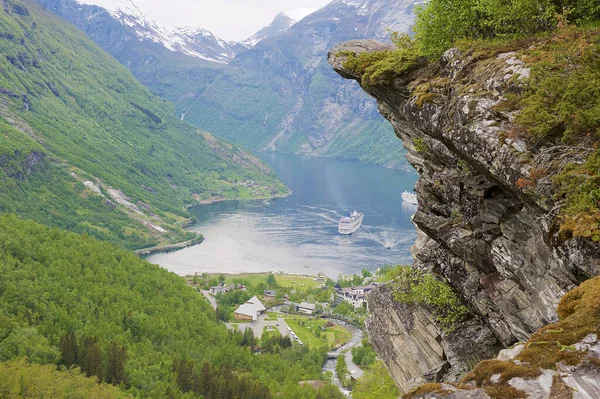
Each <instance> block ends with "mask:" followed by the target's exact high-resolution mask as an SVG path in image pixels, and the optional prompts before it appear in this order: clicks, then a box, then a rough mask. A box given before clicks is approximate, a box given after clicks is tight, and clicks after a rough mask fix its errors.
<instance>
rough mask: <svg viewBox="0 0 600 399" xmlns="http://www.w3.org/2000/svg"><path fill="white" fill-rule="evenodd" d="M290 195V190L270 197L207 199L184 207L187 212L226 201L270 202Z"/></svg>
mask: <svg viewBox="0 0 600 399" xmlns="http://www.w3.org/2000/svg"><path fill="white" fill-rule="evenodd" d="M290 195H292V190H290V191H289V192H288V193H287V194H278V195H271V196H268V197H253V198H215V199H206V200H200V201H198V202H197V203H196V204H189V205H186V206H185V207H184V209H185V210H186V211H187V210H189V209H190V208H193V207H195V206H202V205H210V204H216V203H219V202H225V201H259V200H268V199H273V198H285V197H289V196H290Z"/></svg>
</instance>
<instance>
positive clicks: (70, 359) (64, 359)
mask: <svg viewBox="0 0 600 399" xmlns="http://www.w3.org/2000/svg"><path fill="white" fill-rule="evenodd" d="M59 349H60V353H61V363H62V364H63V365H65V366H66V367H67V368H71V366H73V365H76V364H77V363H78V362H77V360H78V357H79V351H78V350H77V338H76V337H75V334H74V333H73V332H68V333H65V334H63V336H62V337H61V338H60V345H59Z"/></svg>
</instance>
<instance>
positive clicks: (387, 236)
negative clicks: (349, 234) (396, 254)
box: [362, 225, 417, 249]
mask: <svg viewBox="0 0 600 399" xmlns="http://www.w3.org/2000/svg"><path fill="white" fill-rule="evenodd" d="M362 227H363V228H364V229H365V233H367V237H368V238H369V239H371V240H373V241H375V242H378V243H379V244H381V245H383V246H384V247H386V248H387V249H392V248H394V247H396V246H398V245H400V244H406V243H409V242H412V241H414V240H415V238H417V234H415V233H411V234H409V235H406V236H404V237H401V236H400V235H399V234H398V233H397V232H395V231H394V230H393V229H392V228H389V229H385V230H383V231H382V232H381V233H375V232H373V231H371V229H369V228H368V227H367V226H365V225H363V226H362Z"/></svg>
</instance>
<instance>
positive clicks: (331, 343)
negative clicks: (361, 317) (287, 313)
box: [285, 316, 352, 349]
mask: <svg viewBox="0 0 600 399" xmlns="http://www.w3.org/2000/svg"><path fill="white" fill-rule="evenodd" d="M285 321H286V323H287V324H288V325H289V326H290V328H291V329H292V330H293V331H294V332H295V333H296V335H298V338H299V339H300V341H302V343H303V344H304V345H308V347H309V348H327V349H331V348H336V347H339V346H340V345H343V344H344V343H345V342H347V341H348V340H349V339H350V338H352V334H351V333H350V331H348V330H347V329H345V328H344V327H342V326H340V325H337V324H335V323H332V322H330V321H327V320H323V319H312V318H309V317H304V316H294V317H286V318H285Z"/></svg>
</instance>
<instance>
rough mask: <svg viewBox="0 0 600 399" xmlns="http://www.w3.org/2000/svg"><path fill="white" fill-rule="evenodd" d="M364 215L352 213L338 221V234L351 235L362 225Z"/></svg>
mask: <svg viewBox="0 0 600 399" xmlns="http://www.w3.org/2000/svg"><path fill="white" fill-rule="evenodd" d="M363 216H364V214H362V213H358V212H356V211H352V212H351V213H350V214H349V215H348V216H344V217H343V218H341V219H340V224H339V226H338V232H339V233H340V234H352V233H354V232H355V231H356V230H358V228H359V227H360V225H361V224H362V220H363Z"/></svg>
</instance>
